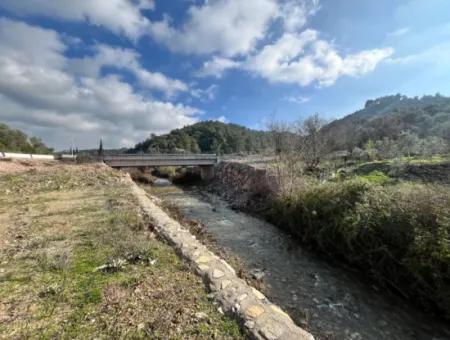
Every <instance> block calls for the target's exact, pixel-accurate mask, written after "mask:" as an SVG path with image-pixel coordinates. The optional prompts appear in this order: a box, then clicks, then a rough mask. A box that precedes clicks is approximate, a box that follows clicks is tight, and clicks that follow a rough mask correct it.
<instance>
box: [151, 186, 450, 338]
mask: <svg viewBox="0 0 450 340" xmlns="http://www.w3.org/2000/svg"><path fill="white" fill-rule="evenodd" d="M151 191H152V193H153V194H155V195H156V196H158V197H160V198H161V199H163V200H166V201H168V202H170V203H171V204H173V205H175V206H177V207H178V208H179V210H180V212H181V213H182V214H183V215H184V216H185V217H186V218H188V219H190V220H194V221H197V222H199V223H202V224H203V225H204V226H205V227H206V228H207V231H208V232H209V233H210V234H211V235H212V236H213V237H214V239H215V241H216V242H217V244H218V245H220V246H221V247H223V248H224V249H225V250H226V251H228V252H230V254H232V255H234V256H237V257H238V258H240V259H241V261H242V262H243V265H244V267H245V269H246V270H247V271H249V272H253V273H255V275H256V276H259V277H262V281H263V283H264V285H263V287H264V288H263V292H264V293H265V294H266V296H267V297H268V298H269V299H270V300H271V301H273V302H274V303H276V304H278V305H279V306H280V307H281V308H283V309H284V310H285V311H286V312H288V314H289V315H290V316H291V317H292V318H293V319H294V321H295V322H296V323H297V324H299V325H300V326H302V327H304V328H306V329H307V330H308V331H310V332H311V333H312V334H313V335H314V336H315V337H316V339H339V340H341V339H352V340H357V339H374V340H379V339H385V340H387V339H401V340H403V339H420V340H421V339H424V340H425V339H450V330H449V329H448V327H447V326H446V325H445V324H444V323H443V322H440V321H438V320H436V319H435V318H433V317H432V316H431V315H428V314H427V313H425V312H422V311H420V310H419V309H418V308H416V307H414V306H411V305H410V304H409V303H408V302H406V301H404V300H403V299H400V298H397V297H396V296H394V295H392V294H390V293H389V292H386V291H384V290H383V289H380V288H377V287H376V286H375V285H372V284H370V283H369V282H367V281H364V280H362V279H361V278H360V276H359V275H357V274H356V273H353V272H351V271H350V270H349V269H347V268H345V267H343V266H341V265H338V264H335V263H333V262H332V261H325V260H323V259H321V258H320V257H319V256H317V254H314V253H312V252H310V251H309V250H307V249H304V247H302V246H301V245H299V244H298V242H296V241H295V240H293V239H292V238H291V237H290V236H289V235H288V234H286V233H284V232H282V231H280V230H279V229H278V228H276V227H275V226H273V225H271V224H269V223H266V222H264V221H262V220H260V219H257V218H255V217H252V216H249V215H247V214H245V213H242V212H236V211H234V210H232V209H231V208H229V206H228V204H227V203H226V202H224V201H223V200H222V199H220V198H219V197H217V196H215V195H212V194H209V193H205V192H202V191H200V190H198V189H197V188H195V187H191V188H184V189H181V188H179V187H176V186H173V185H170V183H168V182H167V181H164V180H158V181H157V185H155V186H154V187H153V188H152V189H151Z"/></svg>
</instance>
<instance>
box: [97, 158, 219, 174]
mask: <svg viewBox="0 0 450 340" xmlns="http://www.w3.org/2000/svg"><path fill="white" fill-rule="evenodd" d="M103 162H104V163H105V164H107V165H109V166H110V167H112V168H116V169H121V168H148V167H158V166H198V167H200V170H201V176H202V179H204V180H209V179H212V178H213V177H214V166H215V165H216V164H217V163H218V158H217V155H212V154H192V155H184V154H182V155H177V154H137V155H111V156H104V157H103Z"/></svg>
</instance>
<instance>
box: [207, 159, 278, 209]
mask: <svg viewBox="0 0 450 340" xmlns="http://www.w3.org/2000/svg"><path fill="white" fill-rule="evenodd" d="M275 183H276V182H275V181H274V180H273V178H271V176H270V175H269V174H268V172H267V171H266V170H265V169H257V168H255V167H253V166H251V165H246V164H242V163H233V162H231V163H228V162H222V163H220V164H219V165H218V166H217V167H216V169H215V178H214V181H213V182H212V183H211V184H210V186H209V189H210V190H211V191H213V192H215V193H217V194H219V195H220V196H222V197H223V198H225V199H226V200H227V201H232V202H234V204H233V206H234V207H235V208H239V209H244V210H249V211H255V212H258V211H260V210H262V209H264V208H265V207H266V202H267V198H268V197H270V196H271V194H272V193H273V192H275V191H276V190H275Z"/></svg>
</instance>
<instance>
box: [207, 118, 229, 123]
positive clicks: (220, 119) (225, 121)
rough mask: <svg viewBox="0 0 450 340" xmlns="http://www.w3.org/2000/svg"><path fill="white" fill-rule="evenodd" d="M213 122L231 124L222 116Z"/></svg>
mask: <svg viewBox="0 0 450 340" xmlns="http://www.w3.org/2000/svg"><path fill="white" fill-rule="evenodd" d="M211 120H212V121H214V122H221V123H224V124H227V123H229V120H228V118H227V117H225V116H220V117H217V118H213V119H211Z"/></svg>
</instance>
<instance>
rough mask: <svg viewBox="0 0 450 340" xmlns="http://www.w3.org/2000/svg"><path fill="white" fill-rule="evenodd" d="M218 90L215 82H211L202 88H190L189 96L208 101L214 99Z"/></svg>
mask: <svg viewBox="0 0 450 340" xmlns="http://www.w3.org/2000/svg"><path fill="white" fill-rule="evenodd" d="M218 90H219V86H218V85H216V84H212V85H210V86H209V87H207V88H206V89H204V90H203V89H198V88H195V89H193V90H191V96H193V97H195V98H198V99H200V100H201V101H202V102H210V101H212V100H214V99H216V95H217V91H218Z"/></svg>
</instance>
